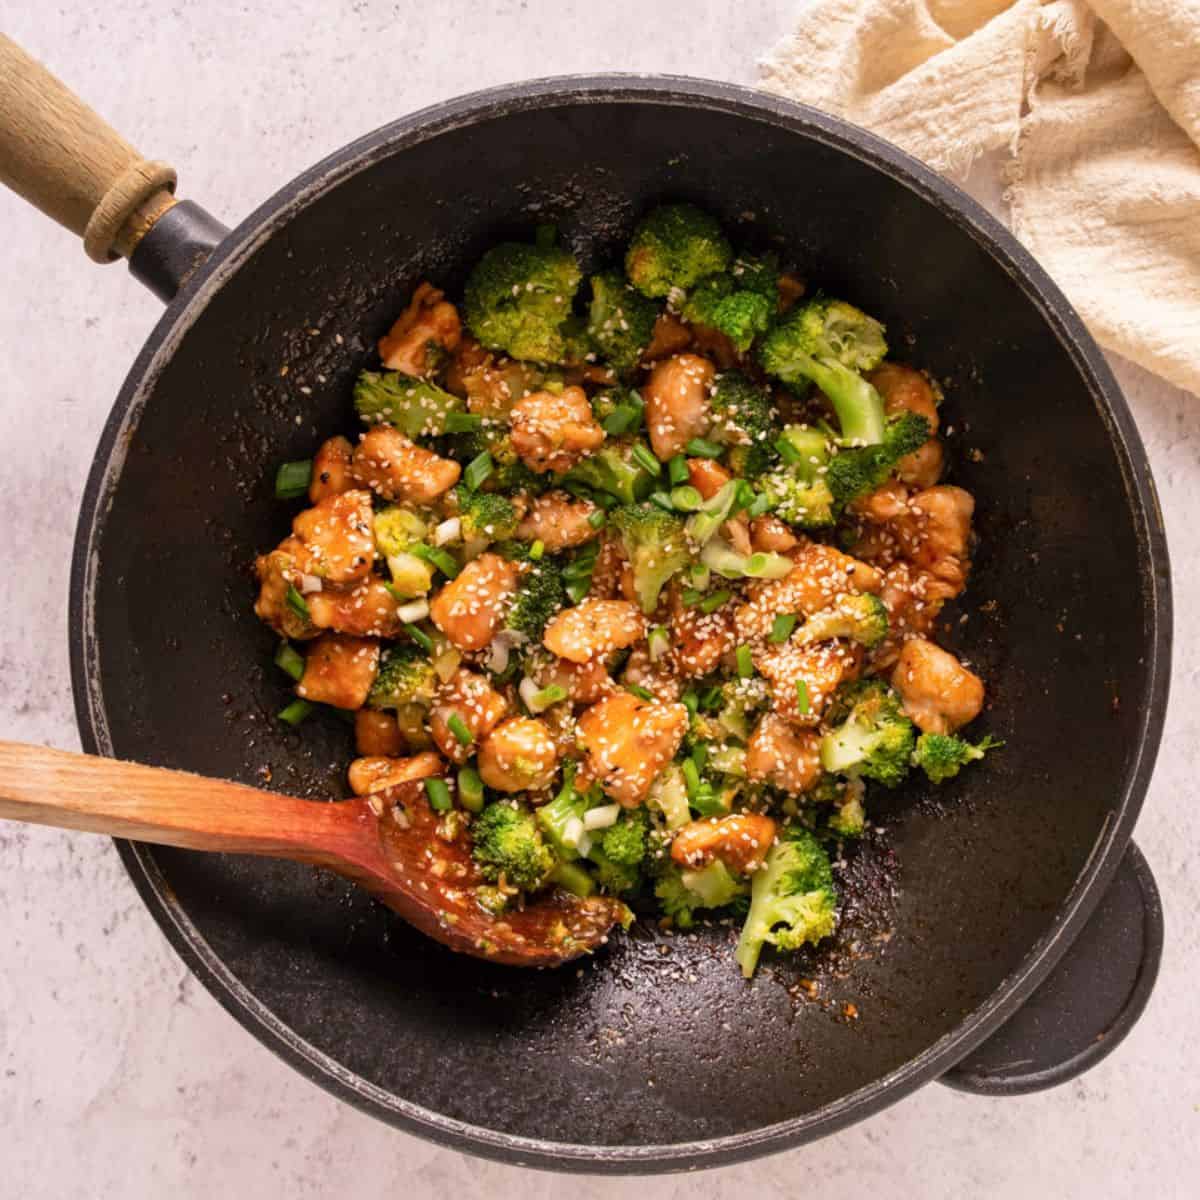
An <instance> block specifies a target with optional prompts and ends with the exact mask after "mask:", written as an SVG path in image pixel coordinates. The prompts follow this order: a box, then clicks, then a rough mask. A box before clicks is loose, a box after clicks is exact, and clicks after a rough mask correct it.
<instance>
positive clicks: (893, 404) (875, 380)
mask: <svg viewBox="0 0 1200 1200" xmlns="http://www.w3.org/2000/svg"><path fill="white" fill-rule="evenodd" d="M867 378H868V379H869V380H870V382H871V383H872V385H873V386H874V387H875V390H876V391H877V392H878V393H879V394H880V396H881V397H882V398H883V407H884V411H885V412H886V413H887V414H888V416H895V415H898V414H900V413H905V412H911V413H916V414H917V416H919V417H924V418H925V419H926V420H927V421H928V422H929V433H930V438H929V441H927V442H926V443H925V445H924V446H922V447H921V448H920V449H919V450H916V451H914V452H913V453H912V454H909V455H906V456H905V457H904V458H902V459H901V460H900V462H899V463H898V464H897V466H896V473H897V474H898V475H899V476H900V478H901V479H902V480H903V481H904V482H905V483H907V484H909V485H910V486H912V487H932V486H933V485H934V484H935V483H937V481H938V479H939V478H940V477H941V474H942V459H943V452H942V443H941V442H940V441H939V440H938V439H937V438H936V437H934V436H933V435H934V434H936V433H937V431H938V425H939V424H940V420H939V417H938V405H937V401H938V397H937V393H935V391H934V389H933V385H932V384H931V383H930V382H929V380H928V379H927V378H926V377H925V376H924V375H922V374H921V372H920V371H916V370H914V369H913V368H912V367H905V366H901V365H900V364H899V363H884V364H883V365H882V366H880V367H877V368H876V369H875V370H874V371H872V372H871V374H870V375H868V376H867Z"/></svg>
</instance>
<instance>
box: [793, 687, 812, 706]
mask: <svg viewBox="0 0 1200 1200" xmlns="http://www.w3.org/2000/svg"><path fill="white" fill-rule="evenodd" d="M796 707H797V708H798V709H799V710H800V712H801V713H806V712H808V710H809V709H810V708H811V707H812V705H811V703H810V701H809V698H808V684H807V683H805V682H804V680H803V679H797V680H796Z"/></svg>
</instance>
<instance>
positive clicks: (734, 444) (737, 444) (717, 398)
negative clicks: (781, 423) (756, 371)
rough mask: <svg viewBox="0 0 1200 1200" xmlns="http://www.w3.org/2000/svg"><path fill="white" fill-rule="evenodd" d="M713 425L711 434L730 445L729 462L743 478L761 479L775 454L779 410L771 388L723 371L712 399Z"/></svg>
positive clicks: (735, 373)
mask: <svg viewBox="0 0 1200 1200" xmlns="http://www.w3.org/2000/svg"><path fill="white" fill-rule="evenodd" d="M709 406H710V408H711V410H712V415H713V428H712V430H711V431H710V433H709V437H711V438H712V440H713V441H715V442H719V443H720V444H722V445H725V446H729V447H730V450H729V454H728V458H729V465H730V467H731V468H732V470H733V472H734V474H735V475H740V476H742V478H743V479H757V478H758V477H759V476H760V475H761V474H762V473H763V472H764V471H765V470H766V469H767V468H768V467H769V466H770V465H771V462H772V460H773V459H774V458H775V448H774V446H773V445H772V434H773V431H774V429H775V421H776V412H775V406H774V405H773V404H772V403H771V392H770V390H769V389H768V388H765V387H763V386H762V385H761V384H758V383H755V382H754V381H753V380H752V379H750V378H748V377H747V376H746V375H743V374H742V372H741V371H723V372H722V373H721V374H720V375H718V376H717V378H716V380H715V384H714V387H713V391H712V396H711V398H710V400H709Z"/></svg>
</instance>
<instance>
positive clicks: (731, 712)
mask: <svg viewBox="0 0 1200 1200" xmlns="http://www.w3.org/2000/svg"><path fill="white" fill-rule="evenodd" d="M769 699H770V693H769V691H768V689H767V684H766V680H764V679H763V678H762V677H761V676H758V675H755V676H753V677H752V678H750V679H740V678H735V679H727V680H726V681H725V682H724V683H723V684H722V685H721V707H720V708H719V709H718V710H717V717H716V720H717V724H718V725H719V726H720V728H721V729H722V730H723V731H724V733H725V735H726V736H727V737H734V738H737V740H738V741H740V742H745V741H749V739H750V730H751V726H752V725H753V723H754V718H755V717H756V716H757V715H758V714H759V713H760V712H761V711H762V710H763V709H764V708H766V707H767V703H768V701H769ZM714 740H717V739H714Z"/></svg>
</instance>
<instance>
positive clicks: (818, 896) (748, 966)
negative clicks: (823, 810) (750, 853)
mask: <svg viewBox="0 0 1200 1200" xmlns="http://www.w3.org/2000/svg"><path fill="white" fill-rule="evenodd" d="M837 905H838V896H837V890H836V888H835V887H834V884H833V871H832V869H831V868H830V865H829V856H828V855H827V854H826V853H825V851H824V850H823V849H822V848H821V844H820V843H819V842H818V841H817V839H816V838H815V837H813V835H812V834H811V833H809V832H808V831H807V830H806V829H804V828H802V827H800V826H798V825H790V826H788V827H786V828H785V829H784V831H783V834H782V836H781V837H780V839H779V840H778V841H777V842H776V843H775V845H774V846H772V847H771V849H770V850H769V851H768V852H767V858H766V862H765V863H764V864H763V866H762V867H761V869H759V870H758V871H756V872H755V873H754V879H753V882H752V883H751V885H750V911H749V913H748V914H747V916H746V923H745V924H744V925H743V926H742V934H741V937H740V938H739V939H738V944H737V950H736V951H735V953H734V957H735V958H736V959H737V961H738V965H739V966H740V967H741V968H742V974H743V975H744V976H745V977H746V978H747V979H749V978H750V977H751V976H752V975H753V974H754V970H755V968H756V967H757V966H758V956H759V954H760V953H761V951H762V948H763V945H764V944H765V943H768V942H769V943H770V944H771V945H773V946H776V947H778V948H779V949H780V950H798V949H799V948H800V947H801V946H803V945H804V944H805V943H812V944H814V945H815V944H816V943H817V942H819V941H820V940H821V939H822V938H826V937H828V936H829V935H830V934H831V933H833V931H834V929H835V928H836V927H837Z"/></svg>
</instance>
